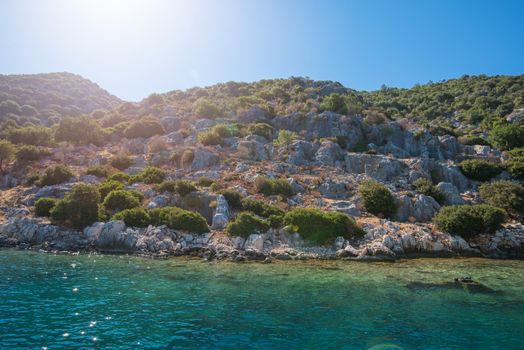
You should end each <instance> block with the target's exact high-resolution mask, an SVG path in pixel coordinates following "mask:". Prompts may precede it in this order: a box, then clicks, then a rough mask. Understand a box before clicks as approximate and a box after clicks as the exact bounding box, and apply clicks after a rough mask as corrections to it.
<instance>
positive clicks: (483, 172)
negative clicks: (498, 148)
mask: <svg viewBox="0 0 524 350" xmlns="http://www.w3.org/2000/svg"><path fill="white" fill-rule="evenodd" d="M459 167H460V170H461V171H462V173H463V174H464V175H465V176H466V177H468V178H470V179H473V180H477V181H488V180H490V179H491V178H493V177H495V176H497V175H498V174H500V172H501V171H502V169H501V167H500V165H498V164H496V163H493V162H488V161H486V160H480V159H469V160H464V161H462V162H460V164H459Z"/></svg>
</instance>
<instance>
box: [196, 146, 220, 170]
mask: <svg viewBox="0 0 524 350" xmlns="http://www.w3.org/2000/svg"><path fill="white" fill-rule="evenodd" d="M193 154H194V157H193V162H192V163H191V170H192V171H196V170H202V169H204V168H209V167H213V166H215V165H217V164H218V162H219V160H220V158H219V156H218V154H216V153H215V152H212V151H210V150H208V149H205V148H197V149H195V150H194V151H193Z"/></svg>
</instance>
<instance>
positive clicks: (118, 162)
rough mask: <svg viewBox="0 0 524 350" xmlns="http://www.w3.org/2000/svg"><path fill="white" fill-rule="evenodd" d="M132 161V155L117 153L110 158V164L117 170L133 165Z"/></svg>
mask: <svg viewBox="0 0 524 350" xmlns="http://www.w3.org/2000/svg"><path fill="white" fill-rule="evenodd" d="M134 162H135V161H134V160H133V158H132V157H130V156H126V155H119V156H114V157H113V158H111V166H112V167H113V168H116V169H118V170H126V169H127V168H129V167H130V166H131V165H133V163H134Z"/></svg>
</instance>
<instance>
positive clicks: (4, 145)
mask: <svg viewBox="0 0 524 350" xmlns="http://www.w3.org/2000/svg"><path fill="white" fill-rule="evenodd" d="M14 157H15V146H14V145H13V144H12V143H11V142H9V141H6V140H0V172H3V171H4V165H5V164H7V163H9V162H11V161H12V160H13V159H14Z"/></svg>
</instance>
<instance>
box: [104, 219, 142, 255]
mask: <svg viewBox="0 0 524 350" xmlns="http://www.w3.org/2000/svg"><path fill="white" fill-rule="evenodd" d="M137 240H138V237H137V235H135V234H132V233H129V232H127V231H126V225H125V223H124V222H123V221H121V220H115V221H110V222H108V223H106V224H104V225H103V227H102V228H101V230H100V233H99V235H98V238H97V239H96V242H95V244H96V247H97V248H98V249H100V250H102V251H131V250H133V248H134V246H135V244H136V242H137Z"/></svg>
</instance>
